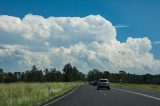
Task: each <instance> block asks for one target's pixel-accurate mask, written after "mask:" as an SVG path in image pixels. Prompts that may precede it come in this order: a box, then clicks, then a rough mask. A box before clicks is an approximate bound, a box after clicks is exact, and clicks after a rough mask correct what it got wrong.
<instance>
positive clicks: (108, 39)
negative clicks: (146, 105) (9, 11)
mask: <svg viewBox="0 0 160 106" xmlns="http://www.w3.org/2000/svg"><path fill="white" fill-rule="evenodd" d="M116 36H117V34H116V27H115V26H113V25H112V23H111V22H110V21H108V20H107V19H105V18H103V17H102V16H100V15H89V16H86V17H49V18H44V17H43V16H39V15H32V14H28V15H26V16H25V17H24V18H23V19H20V18H18V17H13V16H7V15H1V16H0V67H1V68H4V69H6V70H8V71H25V70H24V68H25V69H28V68H30V67H31V66H32V65H34V64H35V65H37V66H38V67H39V68H41V69H44V68H46V67H49V68H50V67H57V68H58V69H61V68H62V67H63V66H64V65H65V64H66V63H69V62H70V63H72V64H73V65H75V66H77V67H78V68H79V69H80V71H82V72H84V73H87V72H88V70H90V69H92V68H98V69H100V70H102V71H103V70H108V71H111V72H118V71H119V70H125V71H127V72H130V73H137V74H144V73H152V74H156V73H159V70H160V65H159V64H160V60H156V59H155V58H154V56H153V54H151V53H150V50H151V49H152V45H151V41H150V40H149V39H148V38H147V37H144V38H132V37H129V38H127V40H126V42H120V41H118V40H117V39H116Z"/></svg>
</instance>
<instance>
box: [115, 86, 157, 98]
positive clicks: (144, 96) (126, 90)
mask: <svg viewBox="0 0 160 106" xmlns="http://www.w3.org/2000/svg"><path fill="white" fill-rule="evenodd" d="M112 89H115V90H119V91H123V92H127V93H131V94H136V95H141V96H144V97H148V98H152V99H155V100H159V101H160V98H158V97H154V96H150V95H146V94H142V93H138V92H132V91H127V90H123V89H118V88H112Z"/></svg>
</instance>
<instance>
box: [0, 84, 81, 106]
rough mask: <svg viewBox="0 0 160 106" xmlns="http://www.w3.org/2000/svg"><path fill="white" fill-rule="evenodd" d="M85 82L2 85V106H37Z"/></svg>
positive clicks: (0, 103) (0, 105)
mask: <svg viewBox="0 0 160 106" xmlns="http://www.w3.org/2000/svg"><path fill="white" fill-rule="evenodd" d="M82 84H83V82H56V83H9V84H0V106H36V105H39V103H41V102H44V101H47V100H49V99H51V98H54V97H56V96H58V95H61V94H63V93H64V92H66V91H68V90H71V89H73V88H75V87H77V86H80V85H82Z"/></svg>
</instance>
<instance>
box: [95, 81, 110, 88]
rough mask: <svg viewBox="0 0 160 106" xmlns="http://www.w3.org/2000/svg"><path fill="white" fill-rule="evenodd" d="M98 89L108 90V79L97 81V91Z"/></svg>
mask: <svg viewBox="0 0 160 106" xmlns="http://www.w3.org/2000/svg"><path fill="white" fill-rule="evenodd" d="M100 88H105V89H108V90H110V84H109V81H108V79H99V80H98V84H97V89H98V90H99V89H100Z"/></svg>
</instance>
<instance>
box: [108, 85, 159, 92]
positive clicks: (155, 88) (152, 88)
mask: <svg viewBox="0 0 160 106" xmlns="http://www.w3.org/2000/svg"><path fill="white" fill-rule="evenodd" d="M111 86H113V87H122V88H136V89H144V90H150V91H158V92H160V85H150V84H126V83H123V84H120V83H112V84H111Z"/></svg>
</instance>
